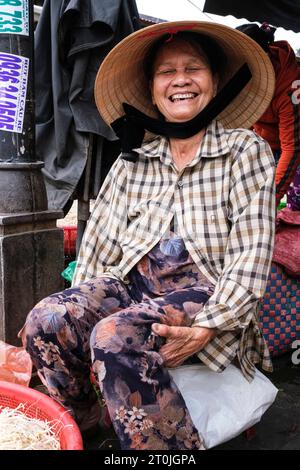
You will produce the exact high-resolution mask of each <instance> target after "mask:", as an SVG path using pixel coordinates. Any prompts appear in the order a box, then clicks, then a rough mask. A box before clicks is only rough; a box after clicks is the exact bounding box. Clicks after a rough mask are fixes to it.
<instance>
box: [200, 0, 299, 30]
mask: <svg viewBox="0 0 300 470" xmlns="http://www.w3.org/2000/svg"><path fill="white" fill-rule="evenodd" d="M203 11H204V12H207V13H214V14H215V15H221V16H226V15H233V16H235V17H237V18H247V20H249V21H258V22H259V23H263V22H267V23H270V24H272V25H273V26H277V27H281V28H284V29H287V30H290V29H291V30H293V31H295V32H296V33H298V32H300V20H299V18H300V0H277V1H276V2H274V1H273V0H261V1H260V2H241V1H240V0H228V1H226V2H224V1H221V0H206V2H205V4H204V7H203Z"/></svg>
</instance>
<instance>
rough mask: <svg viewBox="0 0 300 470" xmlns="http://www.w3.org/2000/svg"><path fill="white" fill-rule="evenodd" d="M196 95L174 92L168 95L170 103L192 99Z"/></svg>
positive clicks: (196, 94)
mask: <svg viewBox="0 0 300 470" xmlns="http://www.w3.org/2000/svg"><path fill="white" fill-rule="evenodd" d="M197 96H198V93H191V92H188V93H174V94H173V95H170V96H169V100H170V101H171V102H172V103H177V102H178V101H185V100H193V99H195V98H196V97H197Z"/></svg>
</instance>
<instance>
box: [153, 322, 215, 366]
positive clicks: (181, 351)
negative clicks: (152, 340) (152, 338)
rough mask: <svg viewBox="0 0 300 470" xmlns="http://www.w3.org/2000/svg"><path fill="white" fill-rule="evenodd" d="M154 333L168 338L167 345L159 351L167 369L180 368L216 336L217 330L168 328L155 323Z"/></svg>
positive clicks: (185, 327) (182, 327)
mask: <svg viewBox="0 0 300 470" xmlns="http://www.w3.org/2000/svg"><path fill="white" fill-rule="evenodd" d="M152 331H153V332H154V333H156V334H157V335H159V336H163V337H165V338H166V343H165V344H164V345H163V346H162V347H161V348H160V350H159V352H160V354H161V355H162V357H163V359H164V363H165V366H166V367H178V366H180V365H181V364H183V362H184V361H186V359H187V358H188V357H190V356H192V355H193V354H195V353H197V352H199V351H200V350H201V349H203V348H204V347H205V346H206V345H207V344H208V343H209V342H210V341H211V339H212V338H213V337H214V336H215V335H216V330H215V329H212V328H202V327H193V328H191V327H187V326H168V325H162V324H160V323H153V325H152Z"/></svg>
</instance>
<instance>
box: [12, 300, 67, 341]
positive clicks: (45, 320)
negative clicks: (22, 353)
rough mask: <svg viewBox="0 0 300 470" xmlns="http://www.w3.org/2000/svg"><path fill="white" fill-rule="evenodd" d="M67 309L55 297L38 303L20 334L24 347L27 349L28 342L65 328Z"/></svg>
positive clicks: (29, 314) (28, 316)
mask: <svg viewBox="0 0 300 470" xmlns="http://www.w3.org/2000/svg"><path fill="white" fill-rule="evenodd" d="M66 311H67V310H66V307H65V306H64V305H63V304H60V303H59V301H58V300H57V299H55V298H54V297H53V296H48V297H45V298H44V299H42V300H41V301H40V302H38V303H37V304H36V305H35V306H34V307H33V309H32V310H31V311H30V312H29V313H28V315H27V317H26V320H25V323H24V325H23V327H22V329H21V330H20V331H19V333H18V337H19V338H20V339H21V341H22V343H23V346H24V347H25V348H27V346H28V341H31V340H33V339H34V338H36V337H38V338H42V337H45V336H46V335H47V334H52V333H57V332H59V330H60V329H62V328H64V327H65V321H64V318H63V317H64V315H65V313H66Z"/></svg>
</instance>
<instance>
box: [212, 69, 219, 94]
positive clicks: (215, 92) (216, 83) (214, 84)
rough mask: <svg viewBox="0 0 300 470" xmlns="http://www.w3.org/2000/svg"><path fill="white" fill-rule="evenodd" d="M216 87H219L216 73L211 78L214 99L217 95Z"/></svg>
mask: <svg viewBox="0 0 300 470" xmlns="http://www.w3.org/2000/svg"><path fill="white" fill-rule="evenodd" d="M218 86H219V76H218V74H217V73H215V75H214V77H213V88H214V97H215V96H216V94H217V93H218Z"/></svg>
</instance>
